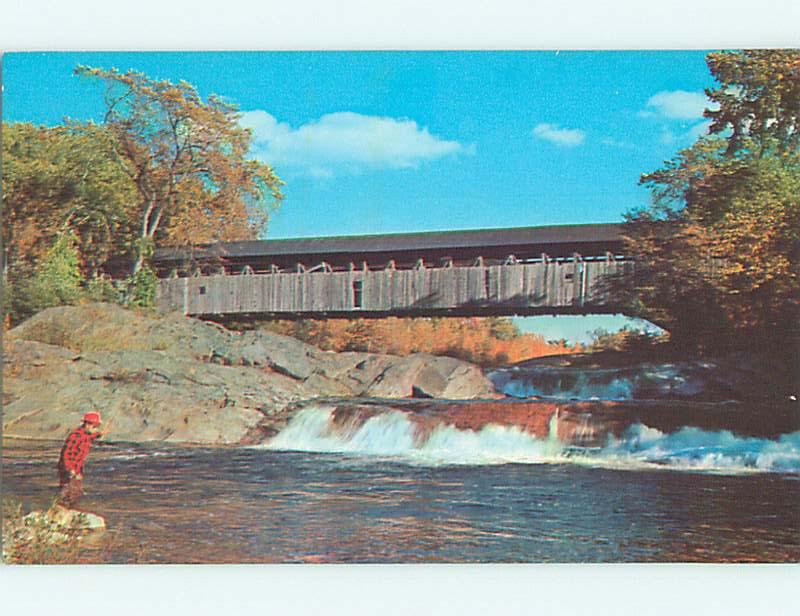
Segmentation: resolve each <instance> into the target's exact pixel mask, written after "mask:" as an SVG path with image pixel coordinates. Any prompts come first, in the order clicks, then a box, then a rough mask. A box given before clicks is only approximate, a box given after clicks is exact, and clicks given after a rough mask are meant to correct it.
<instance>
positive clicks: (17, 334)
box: [3, 304, 498, 445]
mask: <svg viewBox="0 0 800 616" xmlns="http://www.w3.org/2000/svg"><path fill="white" fill-rule="evenodd" d="M3 377H4V385H3V407H4V414H3V432H4V436H5V437H7V438H10V439H12V440H13V439H15V438H16V439H48V440H49V439H53V440H57V439H62V438H63V437H64V436H65V435H66V433H67V431H68V430H69V429H71V428H73V427H75V426H76V425H77V424H78V423H79V421H80V417H81V416H82V414H83V413H84V412H86V411H88V410H99V411H101V412H102V413H103V416H104V419H106V420H108V419H113V422H114V425H113V438H114V439H115V440H121V441H131V442H144V441H169V442H176V443H198V444H218V445H226V444H238V443H243V442H247V441H248V440H249V439H250V438H251V435H252V434H253V433H254V431H255V432H257V431H259V430H260V429H262V427H263V426H265V425H269V424H270V423H271V418H274V417H277V416H280V415H281V414H282V413H283V411H284V410H285V409H286V408H287V407H288V406H289V405H291V404H295V403H297V402H298V401H302V400H309V399H314V398H319V397H330V396H337V397H338V396H341V397H351V396H352V397H378V398H410V397H416V398H447V399H480V398H496V397H498V394H497V393H496V392H495V390H494V388H493V386H492V384H491V382H490V381H489V380H488V379H487V378H486V377H485V376H484V375H483V372H482V371H481V369H480V368H479V367H477V366H475V365H472V364H469V363H467V362H463V361H460V360H457V359H452V358H449V357H436V356H433V355H425V354H415V355H410V356H408V357H396V356H392V355H381V354H374V353H333V352H326V351H322V350H320V349H318V348H316V347H314V346H311V345H308V344H304V343H302V342H300V341H298V340H296V339H294V338H289V337H286V336H281V335H278V334H274V333H270V332H266V331H246V332H233V331H229V330H227V329H225V328H224V327H222V326H220V325H217V324H214V323H207V322H203V321H199V320H196V319H192V318H189V317H185V316H183V315H178V314H172V315H166V316H159V317H156V316H154V315H149V314H145V313H137V312H133V311H130V310H126V309H123V308H121V307H119V306H116V305H112V304H88V305H81V306H64V307H58V308H50V309H48V310H45V311H43V312H41V313H39V314H37V315H36V316H34V317H33V318H31V319H29V320H28V321H26V322H24V323H22V324H21V325H20V326H18V327H16V328H15V329H13V330H11V331H10V332H8V333H7V335H6V337H5V339H4V354H3Z"/></svg>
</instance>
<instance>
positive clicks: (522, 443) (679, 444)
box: [263, 406, 800, 473]
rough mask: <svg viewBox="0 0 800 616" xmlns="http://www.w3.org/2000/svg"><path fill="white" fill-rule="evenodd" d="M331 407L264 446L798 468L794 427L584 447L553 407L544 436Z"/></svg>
mask: <svg viewBox="0 0 800 616" xmlns="http://www.w3.org/2000/svg"><path fill="white" fill-rule="evenodd" d="M333 413H334V407H326V406H309V407H306V408H304V409H302V410H300V411H298V412H297V414H296V415H295V416H294V417H293V418H292V420H291V421H290V422H289V424H288V425H287V426H286V428H284V429H283V430H282V431H281V432H280V433H279V434H277V435H276V436H275V437H274V438H273V439H272V440H270V441H269V442H267V443H266V444H265V445H263V447H266V448H268V449H273V450H286V451H306V452H317V453H338V454H347V455H356V456H361V457H364V458H368V459H369V458H374V459H380V460H386V459H392V460H395V461H398V462H402V463H408V464H420V465H428V466H439V465H488V464H508V463H518V464H580V465H587V466H596V467H606V468H619V469H630V470H636V469H642V468H649V469H673V470H689V471H703V472H718V473H746V472H781V473H800V432H794V433H791V434H784V435H782V436H780V437H779V438H777V439H775V440H773V439H765V438H747V437H741V436H737V435H735V434H733V433H732V432H729V431H726V430H722V431H706V430H701V429H699V428H694V427H683V428H681V429H679V430H677V431H675V432H672V433H664V432H661V431H659V430H656V429H654V428H650V427H648V426H646V425H644V424H641V423H637V424H634V425H631V426H629V427H628V429H627V430H625V431H624V433H623V434H622V435H621V436H618V437H614V436H609V437H608V441H607V443H606V444H605V445H604V446H603V447H594V448H586V447H580V446H575V445H569V444H566V443H563V442H562V441H561V440H559V413H558V410H556V412H554V413H553V414H552V416H551V417H550V420H549V423H548V427H549V432H548V435H547V436H546V437H545V438H537V437H535V436H533V435H531V434H529V433H528V432H525V431H524V430H522V429H521V428H519V427H517V426H513V425H511V426H501V425H497V424H492V423H487V424H486V425H484V426H483V427H481V428H480V429H479V430H467V429H463V430H462V429H458V428H456V427H454V426H452V425H449V424H447V423H446V421H441V422H440V423H437V424H436V426H435V427H434V428H433V429H430V430H421V429H420V427H419V423H418V422H417V421H416V420H415V419H416V418H415V417H414V415H413V413H409V412H403V411H399V410H396V409H392V408H389V407H386V408H385V409H382V410H381V411H380V412H378V413H376V414H374V415H373V416H371V417H369V418H368V419H366V420H365V421H364V422H363V423H361V424H360V425H344V426H343V425H339V424H337V423H336V422H334V420H333Z"/></svg>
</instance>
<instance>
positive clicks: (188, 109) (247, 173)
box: [75, 66, 283, 275]
mask: <svg viewBox="0 0 800 616" xmlns="http://www.w3.org/2000/svg"><path fill="white" fill-rule="evenodd" d="M75 73H76V74H77V75H81V76H84V77H87V78H91V79H96V80H100V81H101V82H103V83H104V84H105V104H106V114H105V126H106V128H107V129H108V130H109V131H110V132H111V134H112V135H113V136H114V138H115V144H117V147H116V148H115V153H116V160H117V161H118V162H119V164H120V165H121V167H122V169H124V170H125V172H126V173H127V174H128V176H129V177H130V178H131V180H132V181H133V183H134V185H135V187H136V191H137V194H138V199H137V201H136V221H137V228H138V231H137V246H136V250H135V256H134V258H133V262H132V268H131V272H132V274H134V275H135V274H136V273H137V272H138V271H139V269H140V268H141V267H142V265H143V264H144V262H145V259H146V258H147V256H148V254H149V252H150V251H151V250H152V248H153V246H154V242H156V241H157V240H159V239H169V240H170V241H172V242H175V243H186V244H190V243H197V242H209V241H214V240H239V239H254V238H257V237H259V235H260V234H261V233H263V231H264V230H265V228H266V224H267V220H268V216H269V211H270V209H271V208H273V207H276V206H277V205H278V204H279V202H280V200H281V199H282V194H281V192H280V187H281V185H282V184H283V182H282V181H281V180H280V179H279V178H278V177H277V175H275V173H274V172H273V170H272V168H271V167H270V166H269V165H267V164H264V163H260V162H258V161H255V160H251V159H249V158H247V156H248V153H249V148H250V141H251V133H250V132H249V131H248V130H247V129H244V128H242V127H241V126H240V125H239V124H238V119H239V114H238V112H237V108H236V107H235V106H234V105H232V104H230V103H227V102H225V101H223V100H222V99H221V98H219V97H218V96H215V95H211V96H209V97H208V98H207V100H206V101H205V102H204V101H203V100H202V99H201V97H200V95H199V94H198V92H197V90H196V89H195V88H194V87H193V86H191V85H190V84H188V83H186V82H184V81H181V82H179V83H177V84H173V83H171V82H169V81H166V80H154V79H150V78H149V77H147V76H146V75H144V74H142V73H139V72H136V71H133V70H130V71H128V72H126V73H122V72H120V71H118V70H116V69H111V70H105V69H101V68H91V67H88V66H78V67H76V69H75Z"/></svg>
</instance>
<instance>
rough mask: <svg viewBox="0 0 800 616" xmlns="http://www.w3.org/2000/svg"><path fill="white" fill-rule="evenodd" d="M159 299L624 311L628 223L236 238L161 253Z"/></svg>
mask: <svg viewBox="0 0 800 616" xmlns="http://www.w3.org/2000/svg"><path fill="white" fill-rule="evenodd" d="M153 262H154V265H155V267H156V270H157V272H158V274H159V278H160V281H159V287H158V292H157V303H158V305H159V307H160V308H161V309H163V310H178V311H182V312H183V313H184V314H188V315H195V316H202V317H207V318H219V319H225V318H237V319H238V318H247V317H255V316H274V317H282V318H302V317H324V316H388V315H396V316H403V315H405V316H440V315H472V316H477V315H515V314H516V315H530V314H568V313H588V312H616V310H615V306H614V304H613V301H612V299H613V298H611V297H610V296H609V295H610V294H609V293H608V289H607V288H606V287H607V285H606V284H605V282H606V281H608V280H609V279H610V278H609V277H610V276H613V275H617V274H624V273H625V272H627V271H628V270H629V269H630V268H631V267H632V262H631V261H630V260H629V259H627V258H626V257H625V254H624V252H623V242H622V236H621V225H618V224H593V225H564V226H550V227H522V228H512V229H487V230H472V231H446V232H429V233H401V234H390V235H365V236H352V237H321V238H308V239H287V240H261V241H246V242H229V243H217V244H210V245H204V246H200V247H197V246H195V247H192V248H186V247H182V248H161V249H159V250H157V251H156V254H155V255H154V259H153Z"/></svg>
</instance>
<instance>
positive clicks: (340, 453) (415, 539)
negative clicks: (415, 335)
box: [3, 401, 800, 563]
mask: <svg viewBox="0 0 800 616" xmlns="http://www.w3.org/2000/svg"><path fill="white" fill-rule="evenodd" d="M430 404H433V405H434V406H437V405H438V406H441V407H445V410H446V407H447V405H448V404H449V403H447V402H435V403H430ZM370 408H371V409H372V410H371V412H370V414H369V416H368V417H366V418H364V417H362V418H361V420H360V421H358V422H353V421H350V422H349V423H348V422H344V423H341V422H340V423H339V424H337V423H336V422H335V421H334V419H335V418H334V413H335V409H336V407H335V405H327V406H326V405H324V404H316V405H311V406H308V407H306V408H304V409H302V410H300V411H299V412H298V413H297V414H296V415H295V416H294V419H293V420H292V421H291V422H290V423H289V425H288V426H287V427H286V428H285V429H284V430H282V431H281V432H280V433H279V434H278V435H277V436H276V437H275V438H273V439H272V440H271V441H268V442H266V443H264V444H262V445H259V446H254V447H237V448H222V449H220V448H213V449H212V448H178V447H162V446H159V447H143V446H134V445H130V444H119V443H116V444H115V443H111V444H107V445H105V446H103V447H99V446H98V447H96V448H95V449H94V450H93V451H92V453H91V455H90V458H89V462H88V463H87V467H86V481H85V484H86V488H87V495H86V497H85V499H84V500H83V501H82V503H81V506H82V508H84V509H85V510H88V511H93V512H96V513H99V514H101V515H103V516H105V518H106V520H107V523H108V525H109V528H110V529H112V530H111V532H110V536H112V537H113V541H111V542H110V544H109V545H110V548H108V550H110V559H111V560H112V561H116V562H130V561H132V560H136V561H140V562H159V563H194V562H336V563H342V562H361V563H373V562H393V563H394V562H632V561H633V562H664V561H681V562H730V561H734V562H752V561H759V562H763V561H767V562H787V561H791V562H793V561H798V560H800V432H796V433H790V434H785V435H778V436H776V437H775V438H762V437H744V436H736V435H734V434H733V433H731V432H726V431H716V432H714V431H705V430H701V429H698V428H692V427H684V428H682V429H680V430H677V431H675V432H672V433H670V434H666V433H662V432H661V431H659V430H656V429H654V428H650V427H647V426H646V425H644V424H633V425H631V426H629V427H628V428H627V429H626V430H625V431H624V432H623V433H622V434H621V435H619V436H617V437H613V436H609V437H608V439H607V441H606V444H605V445H604V446H602V447H580V446H575V445H569V444H567V443H563V442H561V441H560V440H559V439H558V438H557V433H558V427H557V425H555V424H556V423H557V421H558V420H557V418H555V417H551V419H550V421H549V424H548V431H547V434H545V435H544V436H532V435H531V434H530V433H528V432H526V431H524V430H521V429H520V428H518V427H517V426H514V425H510V426H509V425H507V426H500V425H495V424H491V423H490V424H487V425H486V426H484V427H483V428H481V429H479V430H469V429H459V428H455V427H453V426H452V425H447V424H446V422H442V423H438V424H436V425H435V426H434V427H433V429H430V430H428V431H427V432H425V433H424V434H423V435H422V436H420V434H421V433H420V431H419V430H418V429H416V428H415V425H416V424H415V421H414V420H413V416H412V415H411V414H409V413H408V412H407V409H406V410H398V409H400V408H401V407H397V408H393V407H392V406H391V405H389V403H386V405H385V406H384V403H382V402H378V401H372V405H371V407H370ZM462 408H463V407H462ZM351 419H352V418H351ZM56 456H57V449H56V448H53V447H41V448H30V447H28V448H24V449H22V448H19V447H7V448H5V449H4V454H3V462H4V468H3V490H4V492H5V493H8V494H14V495H16V496H17V497H19V498H20V499H21V500H22V501H23V503H24V506H25V508H26V509H31V508H40V507H44V506H46V505H47V504H48V503H49V502H50V500H51V499H52V497H53V495H54V493H55V491H56V485H55V472H54V471H55V469H54V462H55V458H56Z"/></svg>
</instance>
